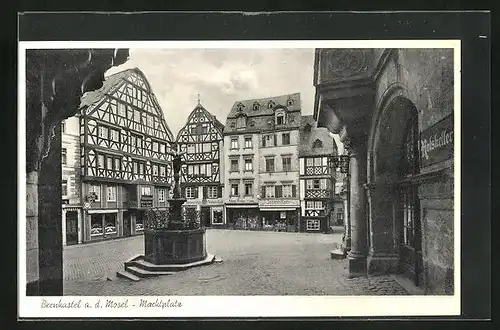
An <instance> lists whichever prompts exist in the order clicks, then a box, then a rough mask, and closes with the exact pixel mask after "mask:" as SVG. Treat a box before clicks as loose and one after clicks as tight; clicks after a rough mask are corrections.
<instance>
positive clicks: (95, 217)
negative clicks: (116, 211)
mask: <svg viewBox="0 0 500 330" xmlns="http://www.w3.org/2000/svg"><path fill="white" fill-rule="evenodd" d="M103 233H104V230H103V227H102V215H101V214H92V215H90V236H91V237H92V236H101V235H102V234H103Z"/></svg>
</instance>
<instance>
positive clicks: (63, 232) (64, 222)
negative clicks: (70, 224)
mask: <svg viewBox="0 0 500 330" xmlns="http://www.w3.org/2000/svg"><path fill="white" fill-rule="evenodd" d="M61 225H62V226H61V231H62V245H63V246H65V245H66V210H65V209H63V210H62V224H61Z"/></svg>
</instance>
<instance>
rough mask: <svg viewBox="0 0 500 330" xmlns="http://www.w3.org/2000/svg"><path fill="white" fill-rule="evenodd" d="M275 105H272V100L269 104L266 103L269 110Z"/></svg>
mask: <svg viewBox="0 0 500 330" xmlns="http://www.w3.org/2000/svg"><path fill="white" fill-rule="evenodd" d="M275 105H276V104H275V103H274V101H272V100H271V101H269V103H267V107H268V108H269V109H272V108H274V106H275Z"/></svg>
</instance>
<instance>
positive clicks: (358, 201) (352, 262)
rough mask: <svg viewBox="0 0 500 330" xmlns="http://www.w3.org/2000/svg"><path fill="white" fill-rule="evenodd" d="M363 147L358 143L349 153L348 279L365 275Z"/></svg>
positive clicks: (364, 162)
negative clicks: (349, 239)
mask: <svg viewBox="0 0 500 330" xmlns="http://www.w3.org/2000/svg"><path fill="white" fill-rule="evenodd" d="M365 150H366V149H365V145H364V143H362V142H360V143H358V144H357V145H354V148H352V150H351V152H350V162H349V175H350V221H351V250H350V251H349V254H348V266H349V267H348V268H349V277H356V276H363V275H366V252H367V251H366V248H367V236H366V227H367V225H366V217H365V191H364V187H363V184H364V183H365V180H366V153H365Z"/></svg>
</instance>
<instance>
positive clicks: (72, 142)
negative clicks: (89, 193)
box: [61, 115, 83, 245]
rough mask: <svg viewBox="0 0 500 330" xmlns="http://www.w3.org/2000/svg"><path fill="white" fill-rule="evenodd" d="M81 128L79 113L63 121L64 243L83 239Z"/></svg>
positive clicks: (75, 242) (76, 242) (78, 241)
mask: <svg viewBox="0 0 500 330" xmlns="http://www.w3.org/2000/svg"><path fill="white" fill-rule="evenodd" d="M79 130H80V116H79V115H76V116H73V117H70V118H68V119H66V120H64V121H62V122H61V168H62V232H63V237H62V242H63V245H73V244H79V243H82V241H83V222H82V219H83V218H82V216H83V209H82V202H81V186H82V185H81V176H80V172H81V171H80V134H79Z"/></svg>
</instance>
